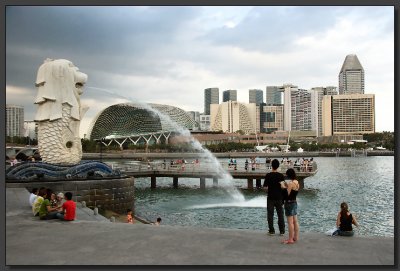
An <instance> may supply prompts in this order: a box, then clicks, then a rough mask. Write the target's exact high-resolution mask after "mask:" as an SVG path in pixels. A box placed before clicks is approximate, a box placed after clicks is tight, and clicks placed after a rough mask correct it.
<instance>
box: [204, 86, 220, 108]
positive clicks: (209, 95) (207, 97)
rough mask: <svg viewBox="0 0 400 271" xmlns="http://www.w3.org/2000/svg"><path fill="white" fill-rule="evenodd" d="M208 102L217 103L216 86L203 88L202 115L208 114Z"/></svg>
mask: <svg viewBox="0 0 400 271" xmlns="http://www.w3.org/2000/svg"><path fill="white" fill-rule="evenodd" d="M210 104H219V89H218V88H206V89H205V90H204V115H210Z"/></svg>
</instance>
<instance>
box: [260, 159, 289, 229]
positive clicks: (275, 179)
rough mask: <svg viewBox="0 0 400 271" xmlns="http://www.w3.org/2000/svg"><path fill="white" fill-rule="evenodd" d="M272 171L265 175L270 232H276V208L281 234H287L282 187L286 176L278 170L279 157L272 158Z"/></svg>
mask: <svg viewBox="0 0 400 271" xmlns="http://www.w3.org/2000/svg"><path fill="white" fill-rule="evenodd" d="M271 166H272V171H271V172H269V173H267V175H265V181H264V185H263V187H264V189H266V190H267V191H268V198H267V213H268V228H269V230H268V233H269V234H270V235H272V234H275V229H274V209H276V213H277V215H278V226H279V232H280V234H281V235H283V234H285V221H284V218H283V207H282V205H283V194H282V188H281V182H282V181H285V177H284V176H283V174H282V173H280V172H278V171H277V169H278V168H279V161H278V160H277V159H274V160H272V163H271Z"/></svg>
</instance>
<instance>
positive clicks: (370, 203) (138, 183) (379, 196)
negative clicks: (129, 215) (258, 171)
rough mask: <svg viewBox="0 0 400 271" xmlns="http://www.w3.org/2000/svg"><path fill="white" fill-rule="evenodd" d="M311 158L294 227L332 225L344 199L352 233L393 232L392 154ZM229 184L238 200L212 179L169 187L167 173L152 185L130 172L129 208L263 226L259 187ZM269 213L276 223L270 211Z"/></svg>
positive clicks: (222, 224) (180, 220)
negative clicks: (313, 168) (312, 168)
mask: <svg viewBox="0 0 400 271" xmlns="http://www.w3.org/2000/svg"><path fill="white" fill-rule="evenodd" d="M278 159H279V160H281V158H278ZM218 160H219V161H220V162H227V161H228V159H227V158H226V159H218ZM236 160H237V162H238V163H239V164H244V161H245V159H241V158H238V159H236ZM168 161H169V160H168ZM314 161H316V162H317V164H318V172H317V174H316V175H314V176H312V177H308V178H306V179H305V180H304V189H302V190H301V191H300V192H299V194H298V197H297V201H298V220H299V224H300V232H321V233H323V232H325V231H327V230H330V229H331V228H333V227H334V226H335V223H336V217H337V213H338V212H339V209H340V203H341V202H343V201H345V202H347V203H348V204H349V207H350V211H351V213H353V215H355V216H356V218H357V220H358V222H359V224H360V227H359V228H355V231H356V234H358V235H364V236H392V237H393V236H394V157H393V156H372V157H314ZM127 162H128V161H127V160H126V161H119V162H118V163H121V164H123V163H127ZM262 182H264V180H262ZM232 185H233V186H234V187H236V189H238V190H239V191H240V192H241V193H242V194H243V196H244V199H243V200H238V199H237V198H235V197H232V195H231V194H230V192H229V190H227V189H224V188H223V187H221V186H219V187H214V186H213V182H212V179H207V180H206V189H200V181H199V179H198V178H180V179H179V188H177V189H175V188H173V187H172V178H161V177H159V178H157V188H156V189H151V188H150V178H136V179H135V213H136V215H138V216H140V217H143V218H145V219H147V220H149V221H155V220H156V219H157V217H161V218H162V223H163V224H167V225H180V226H190V227H206V228H233V229H252V230H264V231H267V214H266V213H267V212H266V202H267V197H266V194H265V192H263V191H260V190H254V191H249V190H247V189H246V188H247V180H239V179H234V180H233V181H232ZM274 219H275V228H277V227H278V226H277V217H276V213H275V216H274ZM285 223H286V222H285Z"/></svg>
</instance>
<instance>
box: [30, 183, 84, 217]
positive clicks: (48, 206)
mask: <svg viewBox="0 0 400 271" xmlns="http://www.w3.org/2000/svg"><path fill="white" fill-rule="evenodd" d="M29 204H30V205H31V207H32V213H33V215H34V216H38V217H39V218H40V219H41V220H48V219H57V218H58V219H60V220H64V221H72V220H74V219H75V213H76V203H75V202H74V201H73V200H72V193H71V192H66V193H65V194H63V193H61V192H60V193H58V194H56V193H54V192H53V190H51V189H50V188H45V187H41V188H39V189H38V188H33V189H32V191H31V194H30V195H29Z"/></svg>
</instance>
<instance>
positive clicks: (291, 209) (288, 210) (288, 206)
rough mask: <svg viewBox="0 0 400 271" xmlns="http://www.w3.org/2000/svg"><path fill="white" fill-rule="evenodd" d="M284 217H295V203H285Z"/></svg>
mask: <svg viewBox="0 0 400 271" xmlns="http://www.w3.org/2000/svg"><path fill="white" fill-rule="evenodd" d="M285 215H286V216H294V215H297V202H295V201H293V202H285Z"/></svg>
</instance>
